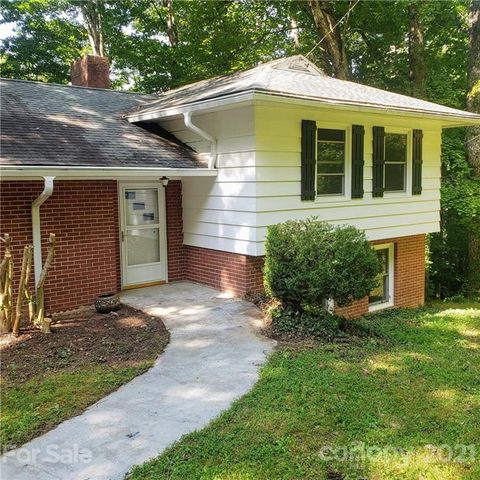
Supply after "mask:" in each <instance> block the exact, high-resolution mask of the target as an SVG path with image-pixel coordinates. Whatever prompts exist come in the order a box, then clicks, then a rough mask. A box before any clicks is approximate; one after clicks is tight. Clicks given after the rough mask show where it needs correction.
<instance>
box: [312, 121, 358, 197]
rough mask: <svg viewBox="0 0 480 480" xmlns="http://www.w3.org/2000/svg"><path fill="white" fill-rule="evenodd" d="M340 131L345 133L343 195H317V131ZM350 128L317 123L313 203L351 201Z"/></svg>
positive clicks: (349, 126) (348, 126) (343, 125)
mask: <svg viewBox="0 0 480 480" xmlns="http://www.w3.org/2000/svg"><path fill="white" fill-rule="evenodd" d="M321 129H326V130H342V131H344V132H345V156H344V162H345V163H344V171H343V182H344V184H343V193H320V194H319V193H318V175H319V173H318V130H321ZM351 137H352V128H351V125H345V124H335V123H320V122H317V129H316V133H315V202H316V203H328V202H337V201H349V200H351V193H352V185H351V168H352V167H351V161H352V152H351V149H352V143H351V142H352V140H351Z"/></svg>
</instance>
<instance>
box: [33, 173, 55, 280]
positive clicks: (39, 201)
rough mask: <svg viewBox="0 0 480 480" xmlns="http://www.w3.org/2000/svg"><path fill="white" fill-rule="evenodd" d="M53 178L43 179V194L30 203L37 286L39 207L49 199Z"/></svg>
mask: <svg viewBox="0 0 480 480" xmlns="http://www.w3.org/2000/svg"><path fill="white" fill-rule="evenodd" d="M54 178H55V177H43V180H44V186H43V192H42V193H41V194H40V195H39V196H38V197H37V198H36V199H35V200H34V201H33V203H32V236H33V267H34V271H35V285H37V283H38V280H39V279H40V274H41V273H42V233H41V228H40V206H41V205H42V204H43V203H44V202H45V201H46V200H47V199H48V198H49V197H50V195H51V194H52V192H53V179H54Z"/></svg>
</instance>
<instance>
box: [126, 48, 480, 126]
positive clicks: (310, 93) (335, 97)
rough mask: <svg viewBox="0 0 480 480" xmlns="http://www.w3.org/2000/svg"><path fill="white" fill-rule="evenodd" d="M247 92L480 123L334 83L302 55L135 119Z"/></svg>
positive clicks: (195, 90) (192, 92)
mask: <svg viewBox="0 0 480 480" xmlns="http://www.w3.org/2000/svg"><path fill="white" fill-rule="evenodd" d="M242 92H263V93H267V94H273V95H284V96H290V97H297V98H307V99H312V100H318V101H321V102H327V103H335V104H343V105H358V106H364V107H370V108H377V109H378V108H381V109H390V110H399V111H404V112H413V113H423V114H425V113H427V114H434V115H439V116H445V117H449V116H450V117H457V118H471V119H478V120H479V122H480V115H475V114H473V113H469V112H464V111H462V110H456V109H454V108H449V107H445V106H443V105H438V104H436V103H432V102H426V101H424V100H419V99H417V98H412V97H408V96H406V95H399V94H397V93H391V92H387V91H385V90H380V89H378V88H373V87H368V86H365V85H361V84H358V83H354V82H348V81H345V80H338V79H336V78H332V77H329V76H327V75H325V74H324V73H323V72H322V71H320V70H319V69H318V68H317V67H316V66H315V65H314V64H313V63H311V62H310V61H308V60H307V59H306V58H305V57H303V56H302V55H296V56H294V57H289V58H282V59H279V60H273V61H271V62H268V63H265V64H262V65H259V66H258V67H255V68H252V69H251V70H246V71H244V72H239V73H234V74H232V75H224V76H221V77H216V78H212V79H210V80H204V81H201V82H197V83H194V84H191V85H187V86H185V87H181V88H177V89H175V90H170V91H168V92H165V93H164V94H162V95H160V98H159V99H157V100H155V101H153V102H151V103H150V105H148V106H146V107H139V108H137V109H135V111H132V112H131V114H130V118H132V117H136V116H138V115H148V114H151V113H154V112H158V111H161V110H163V109H166V108H170V107H178V106H182V105H187V104H191V103H196V102H202V101H204V100H209V99H215V98H221V97H225V96H228V95H232V94H237V93H242Z"/></svg>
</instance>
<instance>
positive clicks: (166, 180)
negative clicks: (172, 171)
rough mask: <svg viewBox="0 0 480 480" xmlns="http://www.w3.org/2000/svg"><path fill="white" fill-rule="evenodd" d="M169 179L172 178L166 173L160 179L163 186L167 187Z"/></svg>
mask: <svg viewBox="0 0 480 480" xmlns="http://www.w3.org/2000/svg"><path fill="white" fill-rule="evenodd" d="M169 180H170V179H169V178H168V177H166V176H165V175H164V176H163V177H162V178H161V179H160V181H161V182H162V186H163V188H165V187H166V186H167V185H168V181H169Z"/></svg>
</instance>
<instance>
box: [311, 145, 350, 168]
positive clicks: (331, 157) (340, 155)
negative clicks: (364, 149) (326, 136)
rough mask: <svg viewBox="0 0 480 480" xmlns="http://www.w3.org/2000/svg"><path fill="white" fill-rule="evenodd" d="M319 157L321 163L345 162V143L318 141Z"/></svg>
mask: <svg viewBox="0 0 480 480" xmlns="http://www.w3.org/2000/svg"><path fill="white" fill-rule="evenodd" d="M317 158H318V162H319V163H320V162H322V163H323V162H325V163H341V164H343V160H344V158H345V144H344V143H325V142H318V149H317Z"/></svg>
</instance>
